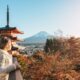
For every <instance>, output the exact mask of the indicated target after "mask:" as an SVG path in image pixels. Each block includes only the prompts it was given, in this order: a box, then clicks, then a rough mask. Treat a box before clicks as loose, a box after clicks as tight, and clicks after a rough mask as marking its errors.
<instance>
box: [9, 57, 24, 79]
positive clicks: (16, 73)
mask: <svg viewBox="0 0 80 80" xmlns="http://www.w3.org/2000/svg"><path fill="white" fill-rule="evenodd" d="M15 61H17V58H16V57H13V63H14V62H15ZM17 62H18V61H17ZM8 80H23V78H22V75H21V72H20V70H15V71H12V72H10V73H9V79H8Z"/></svg>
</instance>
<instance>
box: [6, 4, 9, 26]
mask: <svg viewBox="0 0 80 80" xmlns="http://www.w3.org/2000/svg"><path fill="white" fill-rule="evenodd" d="M6 27H9V6H8V5H7V26H6Z"/></svg>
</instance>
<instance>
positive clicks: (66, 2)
mask: <svg viewBox="0 0 80 80" xmlns="http://www.w3.org/2000/svg"><path fill="white" fill-rule="evenodd" d="M7 4H8V5H9V8H10V26H13V27H14V26H16V27H17V28H18V29H19V30H21V31H23V32H24V34H23V35H19V37H20V38H26V37H29V36H32V35H34V34H36V33H38V32H40V31H46V32H48V33H50V34H54V33H55V32H57V31H58V30H61V31H62V32H63V35H72V36H80V0H0V27H4V26H5V25H6V7H7Z"/></svg>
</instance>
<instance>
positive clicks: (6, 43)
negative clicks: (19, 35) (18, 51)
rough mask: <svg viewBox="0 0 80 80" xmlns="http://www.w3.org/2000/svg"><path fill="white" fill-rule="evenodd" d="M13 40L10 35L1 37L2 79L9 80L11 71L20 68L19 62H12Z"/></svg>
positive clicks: (0, 75)
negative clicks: (10, 52)
mask: <svg viewBox="0 0 80 80" xmlns="http://www.w3.org/2000/svg"><path fill="white" fill-rule="evenodd" d="M11 45H12V44H11V40H10V39H9V38H8V37H0V80H8V76H9V72H11V71H14V70H16V69H17V68H19V65H18V64H17V63H14V64H13V63H12V55H11V54H9V53H8V51H10V50H11V47H12V46H11Z"/></svg>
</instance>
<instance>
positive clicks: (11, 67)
mask: <svg viewBox="0 0 80 80" xmlns="http://www.w3.org/2000/svg"><path fill="white" fill-rule="evenodd" d="M3 60H4V55H3V54H0V73H9V72H11V71H14V70H15V69H16V65H15V64H11V65H8V66H7V67H6V66H5V67H4V68H3V67H2V64H3Z"/></svg>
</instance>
